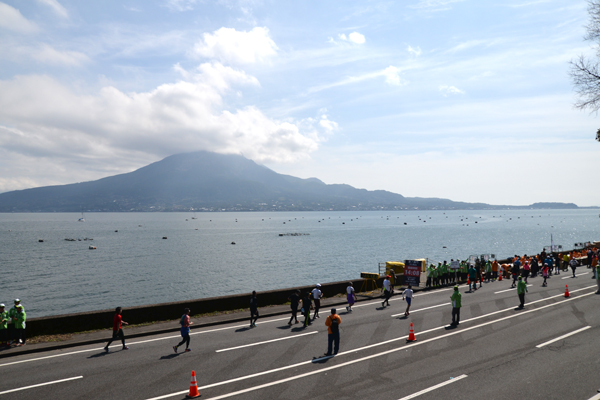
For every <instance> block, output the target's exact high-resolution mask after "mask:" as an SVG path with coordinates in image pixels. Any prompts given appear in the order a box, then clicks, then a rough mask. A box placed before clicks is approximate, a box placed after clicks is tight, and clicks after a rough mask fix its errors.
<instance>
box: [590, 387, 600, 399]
mask: <svg viewBox="0 0 600 400" xmlns="http://www.w3.org/2000/svg"><path fill="white" fill-rule="evenodd" d="M598 391H599V392H600V389H598ZM588 400H600V394H597V395H595V396H594V397H590V398H589V399H588Z"/></svg>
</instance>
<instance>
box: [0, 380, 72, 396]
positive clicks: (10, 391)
mask: <svg viewBox="0 0 600 400" xmlns="http://www.w3.org/2000/svg"><path fill="white" fill-rule="evenodd" d="M81 378H83V376H75V377H73V378H67V379H60V380H58V381H52V382H46V383H38V384H37V385H31V386H25V387H22V388H17V389H11V390H5V391H4V392H0V395H3V394H6V393H13V392H18V391H20V390H26V389H33V388H36V387H40V386H46V385H53V384H55V383H61V382H67V381H73V380H75V379H81Z"/></svg>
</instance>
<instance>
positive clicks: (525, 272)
mask: <svg viewBox="0 0 600 400" xmlns="http://www.w3.org/2000/svg"><path fill="white" fill-rule="evenodd" d="M530 270H531V266H530V265H529V261H525V264H523V276H524V277H525V283H527V278H529V272H530Z"/></svg>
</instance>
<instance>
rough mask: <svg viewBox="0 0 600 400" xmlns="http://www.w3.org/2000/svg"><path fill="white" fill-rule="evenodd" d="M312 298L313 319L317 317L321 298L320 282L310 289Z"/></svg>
mask: <svg viewBox="0 0 600 400" xmlns="http://www.w3.org/2000/svg"><path fill="white" fill-rule="evenodd" d="M311 293H312V298H313V301H314V303H315V314H314V315H313V321H314V320H315V319H316V318H320V317H319V308H321V298H323V292H321V284H320V283H317V284H316V286H315V288H314V289H313V290H312V292H311Z"/></svg>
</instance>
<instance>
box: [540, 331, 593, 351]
mask: <svg viewBox="0 0 600 400" xmlns="http://www.w3.org/2000/svg"><path fill="white" fill-rule="evenodd" d="M590 328H591V326H586V327H584V328H581V329H577V330H576V331H573V332H571V333H567V334H566V335H562V336H559V337H557V338H556V339H552V340H549V341H547V342H544V343H542V344H538V345H537V346H535V347H537V348H538V349H539V348H542V347H544V346H547V345H549V344H552V343H554V342H558V341H559V340H562V339H564V338H568V337H569V336H572V335H575V334H577V333H579V332H583V331H585V330H587V329H590Z"/></svg>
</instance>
